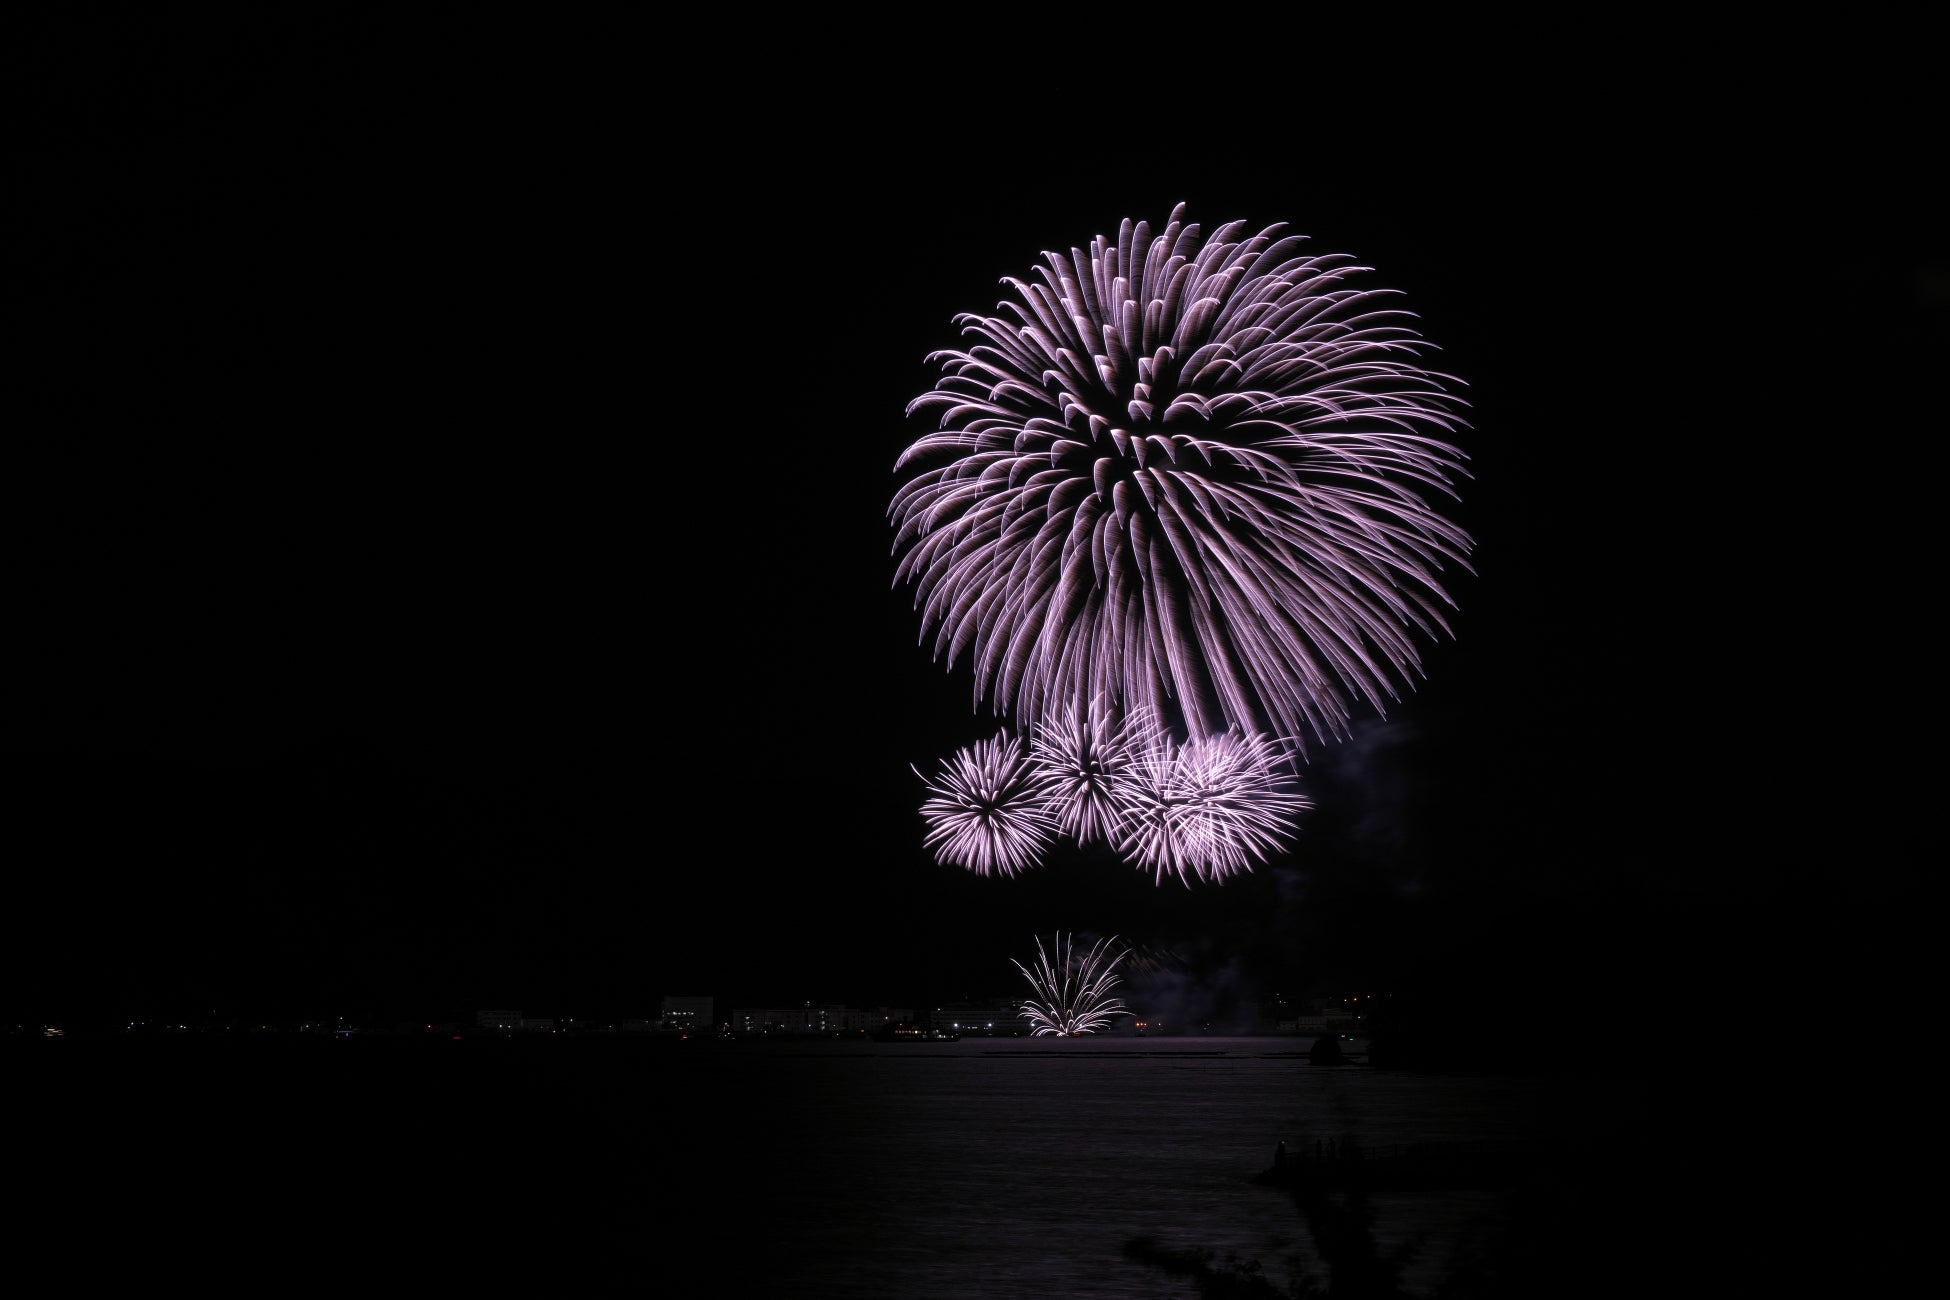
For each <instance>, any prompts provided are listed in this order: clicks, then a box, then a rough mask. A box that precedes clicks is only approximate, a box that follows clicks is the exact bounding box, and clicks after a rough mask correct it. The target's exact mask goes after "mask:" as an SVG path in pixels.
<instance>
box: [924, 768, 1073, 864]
mask: <svg viewBox="0 0 1950 1300" xmlns="http://www.w3.org/2000/svg"><path fill="white" fill-rule="evenodd" d="M914 775H916V776H920V775H921V773H920V771H919V770H918V769H916V770H915V773H914ZM921 779H922V784H924V785H925V786H926V787H927V790H928V795H929V797H928V798H927V799H926V800H925V801H924V802H923V803H922V804H921V815H922V816H923V817H924V818H926V819H927V822H928V826H929V830H928V834H927V840H926V843H927V845H928V847H929V848H931V849H933V850H934V855H935V859H936V860H937V861H939V862H941V863H942V864H943V865H946V866H955V867H965V868H967V869H968V870H970V871H972V872H974V873H975V874H976V875H978V876H993V875H1003V876H1013V875H1015V874H1016V873H1017V872H1019V871H1023V870H1025V869H1027V868H1029V867H1033V866H1037V865H1039V861H1040V859H1041V857H1042V854H1043V851H1044V850H1045V849H1047V848H1048V847H1049V844H1050V841H1051V839H1052V838H1053V837H1054V835H1055V832H1056V823H1055V821H1054V820H1053V819H1052V818H1051V816H1050V814H1049V811H1048V809H1047V807H1046V805H1045V802H1044V798H1043V795H1042V792H1041V789H1040V787H1039V784H1038V781H1037V778H1036V772H1035V769H1034V768H1033V767H1032V766H1031V765H1030V763H1029V761H1028V759H1027V757H1026V756H1025V755H1024V753H1023V747H1022V742H1021V741H1020V740H1018V739H1017V738H1016V737H1014V736H1011V735H1009V734H1008V733H1007V732H1001V733H998V734H997V735H994V736H991V737H990V738H988V739H987V740H978V741H976V742H975V743H974V744H972V745H969V746H967V747H965V748H963V749H959V750H956V751H955V752H954V753H953V754H951V755H950V756H949V757H948V759H947V761H946V762H944V763H943V764H942V770H941V775H940V776H939V777H938V778H937V779H936V780H934V781H929V780H928V779H927V778H926V777H922V778H921Z"/></svg>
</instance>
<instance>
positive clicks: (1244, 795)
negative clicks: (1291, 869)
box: [1117, 732, 1312, 884]
mask: <svg viewBox="0 0 1950 1300" xmlns="http://www.w3.org/2000/svg"><path fill="white" fill-rule="evenodd" d="M1284 761H1285V753H1284V751H1283V749H1282V748H1281V747H1280V746H1278V745H1276V744H1274V743H1273V741H1272V740H1271V739H1270V738H1268V737H1266V736H1264V735H1262V734H1259V733H1254V734H1252V735H1241V734H1240V733H1238V732H1228V733H1227V734H1225V735H1222V736H1200V737H1195V738H1193V739H1192V740H1190V741H1187V742H1186V743H1185V744H1183V745H1178V744H1172V743H1169V742H1167V743H1166V744H1163V745H1159V746H1155V747H1153V748H1151V749H1148V750H1146V751H1144V752H1143V753H1142V754H1140V755H1139V756H1138V757H1137V759H1136V761H1134V762H1133V763H1132V765H1131V769H1130V772H1129V775H1128V777H1127V779H1126V780H1125V781H1124V782H1122V783H1121V785H1120V787H1119V794H1120V803H1119V811H1120V819H1119V822H1118V839H1117V848H1118V851H1119V852H1120V853H1121V854H1123V856H1124V858H1125V859H1126V860H1127V861H1129V862H1130V863H1132V864H1133V865H1135V866H1137V867H1138V868H1139V869H1141V870H1146V871H1150V872H1151V873H1152V876H1153V879H1154V880H1155V881H1157V882H1162V881H1163V880H1164V878H1165V874H1166V873H1167V872H1169V873H1171V874H1173V875H1175V876H1177V877H1178V879H1179V880H1180V881H1181V882H1183V883H1185V884H1190V883H1191V881H1192V880H1193V879H1200V880H1206V881H1218V880H1223V879H1225V878H1226V877H1228V876H1231V875H1233V874H1235V873H1238V872H1243V871H1249V870H1251V869H1252V864H1253V862H1254V861H1260V862H1264V861H1265V860H1266V856H1267V854H1269V853H1277V852H1282V851H1284V850H1285V849H1286V848H1287V846H1288V845H1289V844H1290V843H1291V842H1292V839H1293V835H1294V832H1295V829H1296V825H1297V820H1298V817H1299V815H1300V814H1301V813H1302V812H1304V811H1305V810H1306V809H1308V808H1309V807H1311V806H1312V805H1311V803H1310V802H1309V801H1308V800H1307V799H1306V797H1305V796H1304V795H1302V794H1301V793H1300V791H1299V788H1298V786H1297V785H1296V784H1295V783H1294V782H1293V781H1292V779H1291V778H1290V777H1289V776H1288V775H1287V774H1286V772H1285V770H1284Z"/></svg>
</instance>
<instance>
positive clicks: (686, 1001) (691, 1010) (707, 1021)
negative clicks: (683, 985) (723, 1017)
mask: <svg viewBox="0 0 1950 1300" xmlns="http://www.w3.org/2000/svg"><path fill="white" fill-rule="evenodd" d="M714 1005H715V1004H714V1001H713V1000H712V999H711V998H679V997H669V996H666V997H665V998H664V1002H663V1010H662V1011H661V1012H660V1013H659V1015H658V1017H657V1018H658V1019H659V1020H660V1021H661V1022H662V1023H663V1027H664V1028H665V1029H708V1028H710V1027H711V1025H712V1024H713V1023H715V1022H714V1021H713V1020H712V1019H711V1012H712V1010H713V1009H714Z"/></svg>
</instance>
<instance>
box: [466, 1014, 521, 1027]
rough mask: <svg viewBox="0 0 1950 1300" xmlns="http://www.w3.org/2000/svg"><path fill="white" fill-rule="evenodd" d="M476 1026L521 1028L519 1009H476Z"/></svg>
mask: <svg viewBox="0 0 1950 1300" xmlns="http://www.w3.org/2000/svg"><path fill="white" fill-rule="evenodd" d="M474 1026H475V1028H477V1029H520V1028H521V1012H519V1011H476V1012H475V1013H474Z"/></svg>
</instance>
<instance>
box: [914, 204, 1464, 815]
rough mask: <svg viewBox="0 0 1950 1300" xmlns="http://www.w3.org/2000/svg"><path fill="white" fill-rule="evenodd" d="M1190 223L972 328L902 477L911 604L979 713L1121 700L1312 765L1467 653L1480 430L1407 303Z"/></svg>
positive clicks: (1049, 262) (1071, 268)
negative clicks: (966, 676)
mask: <svg viewBox="0 0 1950 1300" xmlns="http://www.w3.org/2000/svg"><path fill="white" fill-rule="evenodd" d="M1183 213H1184V206H1183V205H1182V204H1181V205H1179V207H1177V208H1176V209H1174V210H1173V212H1172V215H1171V219H1170V220H1169V222H1168V223H1167V224H1166V226H1165V228H1164V229H1163V231H1161V232H1159V233H1157V234H1156V235H1155V236H1154V235H1153V233H1152V231H1151V228H1150V226H1149V225H1148V224H1147V223H1145V222H1136V223H1133V222H1131V221H1130V220H1125V221H1124V222H1122V223H1121V225H1120V226H1119V228H1118V235H1117V238H1116V240H1115V241H1110V240H1107V239H1105V238H1103V237H1101V236H1099V237H1098V238H1096V239H1095V240H1093V241H1092V242H1091V244H1090V246H1089V248H1088V249H1087V250H1086V249H1074V248H1073V249H1072V250H1071V251H1070V254H1069V256H1068V257H1065V256H1063V255H1060V254H1057V253H1045V254H1044V265H1042V266H1039V267H1037V268H1036V275H1035V278H1034V279H1029V280H1021V279H1013V278H1012V279H1008V280H1005V282H1004V283H1006V284H1007V285H1008V286H1009V287H1010V288H1011V289H1012V290H1013V291H1014V293H1015V295H1016V299H1017V300H1015V301H1005V302H1004V303H1002V304H1000V307H999V310H1000V312H1001V313H1002V314H999V315H996V316H980V315H974V314H964V315H961V316H959V317H957V318H956V320H957V323H958V324H960V325H961V327H962V331H963V334H964V337H967V338H969V339H971V340H972V342H971V343H970V344H969V346H968V347H967V348H966V349H965V350H950V351H941V352H937V353H935V354H933V355H932V356H931V357H930V360H931V361H934V362H936V363H938V364H940V365H941V367H942V371H943V373H942V375H941V377H940V378H939V379H938V380H937V381H936V384H935V387H934V389H933V390H932V391H930V392H928V393H926V394H923V395H922V396H920V397H918V398H916V399H915V400H914V401H913V402H912V403H911V404H910V405H909V408H908V409H909V411H910V413H914V412H923V411H925V412H930V413H933V414H935V415H936V416H937V418H938V424H937V428H936V430H935V431H934V432H932V433H929V434H927V435H926V436H924V437H922V438H920V439H919V440H917V441H916V442H914V443H913V444H912V445H911V446H909V447H908V448H907V450H906V451H905V452H904V453H903V454H902V455H901V456H900V458H899V460H898V461H897V463H896V469H897V471H901V472H907V473H909V474H910V475H911V477H909V478H908V479H907V481H906V482H905V483H903V484H902V485H901V486H900V487H899V488H898V489H897V491H896V492H895V495H894V498H893V502H892V504H891V506H890V508H889V511H888V513H889V516H890V519H891V521H892V523H893V525H894V527H895V530H896V536H895V543H894V549H895V552H896V554H897V555H899V557H900V558H899V560H898V564H897V572H896V577H895V581H896V583H897V584H899V583H912V584H913V585H914V586H915V605H916V608H917V609H918V610H920V611H921V614H922V632H921V635H922V638H923V640H925V639H926V638H927V637H928V635H929V633H930V631H932V632H933V634H934V638H935V641H934V649H935V656H936V658H937V659H940V658H944V657H945V659H946V661H947V665H948V666H949V667H951V668H952V667H953V666H954V665H955V663H956V662H957V661H958V660H959V659H960V658H961V657H962V656H964V655H966V656H968V658H969V660H970V663H971V664H972V666H973V669H974V673H975V698H976V703H977V705H978V707H979V705H980V704H981V702H982V700H983V699H984V697H987V698H989V699H990V701H991V704H992V707H993V708H994V710H995V711H996V712H997V713H999V714H1013V715H1014V717H1015V719H1016V720H1017V723H1018V725H1019V726H1021V727H1022V728H1023V729H1025V730H1028V731H1031V732H1032V733H1033V730H1034V729H1035V728H1037V727H1038V726H1041V725H1043V724H1044V723H1045V722H1046V721H1047V720H1050V719H1056V718H1060V717H1061V716H1062V715H1063V710H1065V709H1068V708H1079V709H1080V708H1083V707H1084V706H1085V703H1086V702H1087V701H1090V700H1093V699H1095V698H1097V697H1099V696H1103V697H1105V698H1107V699H1108V700H1110V701H1111V702H1112V703H1113V704H1115V705H1117V706H1119V707H1121V708H1122V709H1123V710H1124V711H1125V712H1127V713H1133V712H1136V711H1138V710H1146V711H1148V712H1149V713H1151V714H1152V715H1153V716H1155V717H1157V718H1158V719H1159V720H1160V722H1161V724H1163V725H1164V726H1166V727H1168V728H1169V729H1170V730H1171V731H1173V732H1174V733H1176V734H1178V735H1182V736H1185V737H1187V738H1188V739H1189V740H1195V739H1197V738H1200V737H1206V736H1216V735H1220V734H1223V733H1225V732H1227V731H1232V730H1237V731H1238V732H1240V733H1242V734H1245V735H1251V734H1255V733H1261V732H1264V733H1266V734H1268V735H1273V736H1278V737H1281V738H1282V740H1283V742H1284V743H1288V744H1291V745H1292V746H1293V747H1294V748H1295V750H1296V751H1297V752H1300V753H1301V754H1304V746H1305V743H1306V742H1305V739H1304V738H1305V737H1306V736H1308V735H1311V736H1313V737H1315V738H1317V739H1319V740H1321V741H1327V740H1332V739H1339V738H1341V737H1343V736H1344V735H1345V734H1346V730H1347V725H1348V722H1349V719H1350V716H1351V707H1352V704H1353V702H1355V701H1361V700H1364V701H1366V702H1368V703H1369V704H1370V705H1372V706H1373V707H1374V708H1376V709H1377V710H1385V706H1386V702H1387V701H1389V700H1393V699H1398V698H1400V691H1401V690H1402V689H1404V688H1409V689H1412V687H1413V684H1414V680H1415V678H1417V677H1419V676H1420V675H1421V661H1420V657H1419V654H1418V651H1417V648H1416V646H1417V641H1416V638H1417V637H1418V636H1427V635H1434V634H1438V633H1447V632H1448V625H1447V623H1446V621H1445V618H1444V613H1443V611H1444V609H1445V607H1449V606H1450V605H1451V604H1452V602H1451V601H1450V599H1449V597H1448V595H1447V594H1446V593H1445V591H1444V589H1443V587H1442V585H1441V577H1440V575H1441V573H1442V571H1443V570H1444V569H1445V567H1446V566H1449V565H1452V564H1453V565H1455V566H1456V567H1458V568H1460V569H1463V570H1464V571H1467V570H1468V563H1467V558H1466V557H1467V555H1468V552H1469V550H1470V548H1471V546H1472V542H1471V540H1470V538H1469V537H1468V536H1467V535H1466V534H1465V533H1464V532H1463V531H1462V530H1461V529H1460V528H1458V527H1456V526H1455V525H1454V524H1452V523H1450V522H1448V521H1447V520H1446V519H1444V518H1443V517H1442V516H1441V515H1440V514H1438V513H1437V512H1436V510H1435V509H1434V508H1432V506H1431V505H1430V503H1429V499H1430V497H1432V496H1435V497H1442V496H1447V497H1453V496H1454V495H1455V491H1454V484H1455V482H1456V481H1457V480H1458V479H1459V478H1462V477H1466V473H1465V471H1464V468H1463V464H1464V460H1465V457H1464V456H1463V454H1462V452H1461V451H1459V450H1458V449H1457V448H1456V447H1454V446H1452V445H1450V443H1449V442H1448V441H1446V439H1447V438H1448V437H1449V436H1450V435H1451V434H1453V433H1454V432H1455V431H1456V430H1457V429H1460V428H1462V427H1464V421H1463V420H1462V418H1461V416H1460V411H1461V410H1462V409H1464V407H1465V403H1464V402H1463V401H1462V400H1461V399H1460V398H1458V397H1456V396H1455V395H1453V394H1452V393H1451V392H1450V391H1449V385H1451V384H1453V383H1456V382H1457V381H1455V380H1454V379H1453V378H1452V377H1450V376H1447V375H1442V374H1438V373H1436V372H1433V371H1430V370H1426V369H1424V368H1423V367H1422V366H1421V365H1420V364H1419V358H1420V357H1421V355H1422V354H1423V353H1424V352H1425V351H1427V350H1429V348H1430V346H1431V345H1429V344H1427V343H1426V342H1424V341H1423V340H1422V339H1421V337H1420V336H1419V335H1418V334H1417V333H1416V332H1415V331H1414V329H1412V328H1411V327H1410V325H1409V324H1408V322H1409V321H1411V320H1412V319H1413V317H1412V316H1411V315H1410V314H1409V313H1408V312H1406V311H1403V310H1401V309H1400V308H1398V307H1395V306H1392V305H1391V301H1392V299H1391V297H1390V295H1391V293H1392V291H1389V290H1379V289H1357V288H1353V287H1349V285H1348V284H1347V283H1346V282H1347V281H1348V280H1349V279H1350V278H1351V277H1354V276H1356V275H1358V274H1359V273H1362V272H1365V271H1367V270H1368V269H1369V268H1366V267H1361V266H1355V265H1352V264H1351V262H1350V259H1348V258H1346V257H1344V256H1342V255H1339V254H1326V255H1318V256H1302V255H1301V252H1300V248H1301V244H1302V242H1303V240H1302V237H1300V236H1295V235H1288V234H1284V233H1283V228H1282V227H1280V226H1272V227H1269V228H1267V229H1266V230H1263V231H1261V232H1260V233H1259V234H1257V235H1252V236H1249V237H1244V238H1242V237H1241V232H1242V231H1243V229H1244V226H1245V223H1243V222H1236V221H1235V222H1232V223H1229V224H1227V225H1224V226H1221V227H1220V228H1218V229H1217V230H1215V231H1213V232H1212V235H1211V237H1210V238H1209V239H1207V238H1203V237H1202V236H1201V231H1200V228H1199V227H1198V226H1197V225H1196V224H1186V223H1185V222H1184V221H1183V220H1182V217H1183ZM1092 825H1093V826H1094V825H1095V823H1094V822H1093V823H1092Z"/></svg>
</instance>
